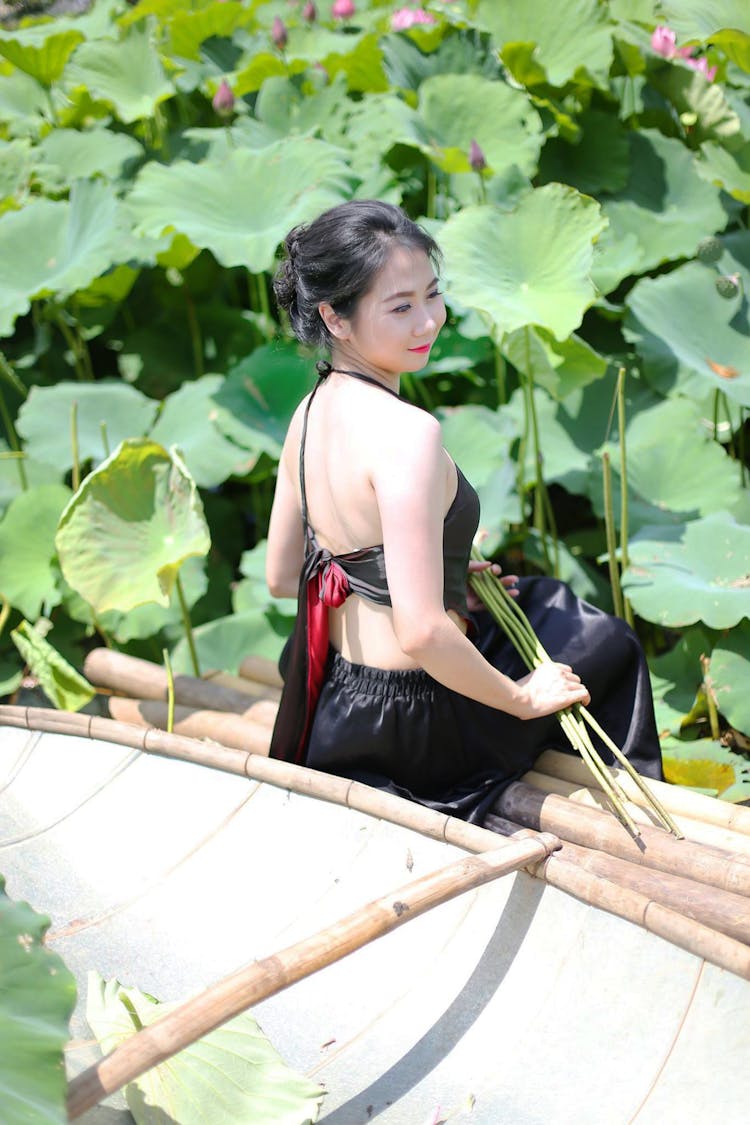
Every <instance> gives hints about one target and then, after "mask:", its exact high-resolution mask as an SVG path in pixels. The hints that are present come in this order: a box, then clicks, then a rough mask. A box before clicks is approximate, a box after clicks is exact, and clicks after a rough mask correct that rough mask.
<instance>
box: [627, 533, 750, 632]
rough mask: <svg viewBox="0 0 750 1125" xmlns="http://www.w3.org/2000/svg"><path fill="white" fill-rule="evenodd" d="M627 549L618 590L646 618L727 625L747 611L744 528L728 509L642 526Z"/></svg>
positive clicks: (748, 556)
mask: <svg viewBox="0 0 750 1125" xmlns="http://www.w3.org/2000/svg"><path fill="white" fill-rule="evenodd" d="M629 553H630V566H629V567H628V569H627V570H626V571H625V573H624V575H623V578H622V584H623V589H624V590H625V592H626V594H627V596H628V597H629V598H630V601H631V603H632V605H633V608H634V610H635V611H636V613H639V614H640V615H641V617H643V618H645V619H646V620H647V621H655V622H657V624H659V625H675V626H681V625H692V624H693V623H694V622H696V621H703V622H704V623H705V624H706V625H708V626H709V627H710V628H712V629H728V628H731V627H732V626H733V625H736V624H737V623H738V622H739V621H741V620H742V619H743V618H744V617H748V616H750V594H749V591H750V527H749V526H748V525H747V524H739V523H737V522H736V520H734V519H733V518H732V516H730V515H729V513H728V512H723V511H722V512H714V513H712V514H711V515H708V516H704V517H703V518H702V519H699V520H693V521H692V522H690V523H687V524H682V525H680V526H679V527H675V528H668V527H656V528H642V529H641V531H639V532H638V534H637V535H636V536H635V537H634V538H633V539H632V540H631V543H630V552H629Z"/></svg>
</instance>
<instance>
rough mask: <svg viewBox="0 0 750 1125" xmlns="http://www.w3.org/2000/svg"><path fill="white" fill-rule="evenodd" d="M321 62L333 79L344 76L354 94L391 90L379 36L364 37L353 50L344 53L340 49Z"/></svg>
mask: <svg viewBox="0 0 750 1125" xmlns="http://www.w3.org/2000/svg"><path fill="white" fill-rule="evenodd" d="M342 38H343V37H342ZM347 38H349V37H348V36H347ZM339 42H341V40H340V41H339ZM343 42H346V39H343ZM321 61H322V63H323V66H324V67H325V69H326V71H327V72H328V74H330V76H331V78H335V77H336V76H337V75H339V74H343V75H344V77H345V78H346V84H347V86H348V88H349V90H350V91H351V92H352V93H363V94H369V93H377V92H382V91H384V90H387V89H388V88H389V87H388V79H387V78H386V74H385V70H384V68H383V52H382V50H381V47H380V42H379V37H378V36H377V35H364V36H363V37H362V39H361V40H360V42H359V43H357V45H356V47H354V48H353V49H352V50H350V51H342V50H341V48H340V47H339V49H338V50H337V51H334V52H333V53H332V54H330V55H326V56H325V57H324V58H323V59H322V60H321Z"/></svg>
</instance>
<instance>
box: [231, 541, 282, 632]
mask: <svg viewBox="0 0 750 1125" xmlns="http://www.w3.org/2000/svg"><path fill="white" fill-rule="evenodd" d="M267 552H268V540H267V539H261V541H260V543H258V544H257V546H255V547H253V549H252V550H251V551H243V553H242V558H241V559H240V574H241V575H242V576H243V578H242V581H241V582H238V583H237V584H236V586H235V587H234V588H233V590H232V608H233V610H234V612H235V613H246V612H247V611H252V610H256V611H257V610H261V611H267V610H269V609H271V608H275V609H276V611H277V612H278V613H279V614H281V615H282V616H283V617H288V618H289V620H290V625H291V623H292V622H293V620H294V618H295V617H296V616H297V599H296V598H272V597H271V595H270V594H269V592H268V584H267V582H266V554H267Z"/></svg>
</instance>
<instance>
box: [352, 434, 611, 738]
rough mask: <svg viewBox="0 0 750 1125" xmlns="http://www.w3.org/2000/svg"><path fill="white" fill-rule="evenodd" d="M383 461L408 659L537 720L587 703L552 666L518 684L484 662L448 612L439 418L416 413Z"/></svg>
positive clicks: (456, 686) (387, 532)
mask: <svg viewBox="0 0 750 1125" xmlns="http://www.w3.org/2000/svg"><path fill="white" fill-rule="evenodd" d="M392 437H393V439H394V440H395V442H396V444H395V445H393V446H392V447H391V448H389V449H388V450H383V455H381V456H379V457H378V459H377V463H378V468H377V471H376V472H375V474H374V476H373V486H374V488H375V494H376V497H377V501H378V508H379V512H380V520H381V526H382V529H383V546H384V550H385V563H386V572H387V576H388V589H389V591H390V595H391V603H392V606H393V625H394V629H395V632H396V637H397V639H398V642H399V644H400V646H401V648H402V649H403V651H404V652H405V653H407V654H408V655H409V656H410V657H411V658H412V659H413V660H415V661H416V662H417V663H418V664H419V665H420V666H421V667H422V668H424V670H425V671H426V672H427V673H428V674H429V675H430V676H432V677H433V678H434V679H436V680H438V681H439V682H440V683H442V684H444V685H445V686H446V687H448V688H450V689H451V690H453V691H456V692H460V693H461V694H462V695H466V696H468V697H469V698H470V699H475V700H477V701H478V702H479V703H485V704H487V705H489V706H490V707H496V708H497V709H498V710H501V711H507V712H509V713H510V714H511V715H516V716H517V717H518V718H522V719H528V718H536V717H539V716H542V715H548V714H551V713H553V712H554V711H558V710H560V709H561V708H563V707H569V706H571V705H572V704H573V703H577V702H583V703H586V702H588V700H589V695H588V692H587V691H586V689H585V687H583V685H582V684H581V682H580V679H579V677H578V676H577V675H576V674H575V673H574V672H573V671H572V670H571V669H570V668H569V667H568V666H567V665H563V664H556V663H550V664H548V665H545V666H544V667H542V668H539V669H537V670H536V671H534V672H533V673H530V674H529V675H528V676H525V677H524V678H523V679H521V680H519V681H514V680H511V679H510V678H509V677H508V676H504V675H503V674H502V673H501V672H498V671H497V669H495V668H493V667H492V665H491V664H490V663H489V662H488V661H486V660H485V659H484V657H483V656H482V655H481V654H480V653H479V651H478V650H477V648H476V647H475V646H474V645H473V644H472V643H471V641H469V640H468V639H467V638H466V637H465V636H464V635H463V633H462V632H461V631H460V629H457V628H456V625H455V623H454V622H453V621H452V620H451V618H450V617H449V616H448V614H447V613H446V612H445V609H444V607H443V512H444V508H445V479H446V457H445V453H444V451H443V448H442V444H441V437H440V426H439V423H438V422H437V420H436V419H434V418H431V417H430V416H429V415H426V414H421V415H419V416H418V418H416V419H415V417H414V415H413V414H412V415H411V416H410V418H409V424H408V427H406V426H405V427H404V429H403V431H401V432H398V431H397V432H396V433H393V434H392Z"/></svg>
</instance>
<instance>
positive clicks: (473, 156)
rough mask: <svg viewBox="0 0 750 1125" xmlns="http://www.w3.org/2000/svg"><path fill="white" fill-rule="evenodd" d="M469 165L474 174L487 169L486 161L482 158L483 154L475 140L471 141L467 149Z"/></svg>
mask: <svg viewBox="0 0 750 1125" xmlns="http://www.w3.org/2000/svg"><path fill="white" fill-rule="evenodd" d="M469 164H471V166H472V168H473V169H474V171H475V172H483V171H484V169H485V168H486V167H487V161H486V160H485V158H484V153H483V152H482V150H481V148H480V147H479V145H478V144H477V142H476V141H475V140H473V139H472V142H471V145H470V147H469Z"/></svg>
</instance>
